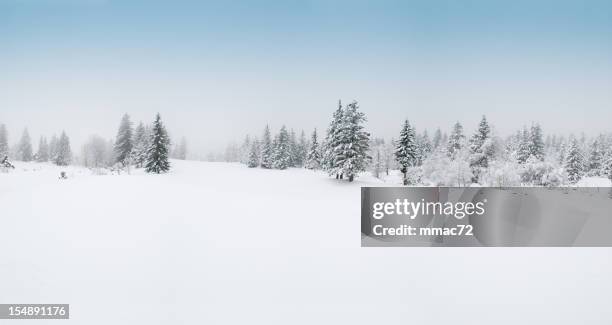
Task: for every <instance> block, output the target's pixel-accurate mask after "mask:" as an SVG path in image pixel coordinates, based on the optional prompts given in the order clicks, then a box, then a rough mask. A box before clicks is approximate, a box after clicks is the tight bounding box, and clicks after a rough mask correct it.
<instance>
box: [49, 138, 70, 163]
mask: <svg viewBox="0 0 612 325" xmlns="http://www.w3.org/2000/svg"><path fill="white" fill-rule="evenodd" d="M71 161H72V150H70V139H69V138H68V136H67V135H66V132H64V131H62V134H61V135H60V137H59V140H58V141H57V152H56V153H55V159H54V160H53V162H55V164H56V165H58V166H68V165H69V164H70V162H71Z"/></svg>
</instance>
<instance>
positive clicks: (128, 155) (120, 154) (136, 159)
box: [0, 114, 187, 173]
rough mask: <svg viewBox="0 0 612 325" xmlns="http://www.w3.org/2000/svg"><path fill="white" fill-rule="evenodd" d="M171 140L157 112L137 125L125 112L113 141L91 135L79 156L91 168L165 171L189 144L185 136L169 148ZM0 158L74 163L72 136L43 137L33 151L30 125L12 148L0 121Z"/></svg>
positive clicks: (5, 159)
mask: <svg viewBox="0 0 612 325" xmlns="http://www.w3.org/2000/svg"><path fill="white" fill-rule="evenodd" d="M170 145H171V141H170V137H169V135H168V132H167V131H166V128H165V126H164V124H163V122H162V120H161V116H160V115H159V114H157V115H156V116H155V120H154V121H153V122H152V124H150V125H145V124H144V123H142V122H140V123H139V124H138V125H137V126H136V128H133V124H132V122H131V120H130V116H129V115H128V114H125V115H124V116H123V117H122V119H121V122H120V124H119V129H118V131H117V136H116V137H115V139H114V140H105V139H103V138H102V137H100V136H98V135H92V136H91V137H90V138H89V139H88V140H87V141H86V143H85V144H84V145H83V147H82V150H81V157H80V159H78V160H79V161H80V162H81V163H82V164H83V165H84V166H86V167H90V168H113V169H116V170H123V169H129V168H130V167H131V166H134V167H136V168H145V171H146V172H149V173H163V172H167V171H168V170H169V169H170V163H169V160H168V158H170V157H173V158H176V159H185V158H186V155H187V143H186V140H185V139H184V138H183V139H182V140H181V141H180V142H179V143H178V144H177V145H176V146H175V147H174V149H170ZM0 157H4V158H0V160H4V161H6V162H7V164H9V162H8V161H9V160H8V159H9V158H14V159H15V160H19V161H25V162H29V161H37V162H52V163H55V164H56V165H58V166H66V165H69V164H71V162H73V160H74V157H73V154H72V150H71V148H70V139H69V138H68V136H67V135H66V133H65V132H63V131H62V133H61V135H60V136H59V137H57V136H55V135H54V136H53V137H51V140H50V141H47V138H46V137H44V136H42V137H41V138H40V141H39V144H38V150H37V151H36V153H34V152H33V149H32V144H31V139H30V135H29V132H28V130H27V128H26V129H25V130H24V132H23V134H22V136H21V139H20V140H19V142H18V143H17V144H16V145H15V146H14V147H13V148H10V147H9V144H8V132H7V129H6V126H5V125H4V124H0Z"/></svg>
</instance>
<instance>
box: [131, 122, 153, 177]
mask: <svg viewBox="0 0 612 325" xmlns="http://www.w3.org/2000/svg"><path fill="white" fill-rule="evenodd" d="M132 143H133V148H132V162H133V163H134V164H135V165H136V168H141V167H143V166H144V164H145V162H146V161H147V151H148V150H149V147H150V145H151V132H150V130H147V128H146V127H145V125H144V124H143V123H142V122H140V123H138V126H136V129H135V130H134V139H133V140H132Z"/></svg>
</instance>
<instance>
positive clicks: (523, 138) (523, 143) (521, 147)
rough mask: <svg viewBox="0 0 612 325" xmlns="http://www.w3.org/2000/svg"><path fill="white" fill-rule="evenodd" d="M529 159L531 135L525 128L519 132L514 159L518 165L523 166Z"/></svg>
mask: <svg viewBox="0 0 612 325" xmlns="http://www.w3.org/2000/svg"><path fill="white" fill-rule="evenodd" d="M529 157H531V135H530V132H529V130H527V128H526V127H524V128H523V130H521V132H520V135H519V143H518V148H517V152H516V159H517V161H518V162H519V164H524V163H526V162H527V160H529Z"/></svg>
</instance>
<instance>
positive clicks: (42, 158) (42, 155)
mask: <svg viewBox="0 0 612 325" xmlns="http://www.w3.org/2000/svg"><path fill="white" fill-rule="evenodd" d="M36 161H38V162H47V161H49V144H47V138H45V137H40V141H38V152H36Z"/></svg>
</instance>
